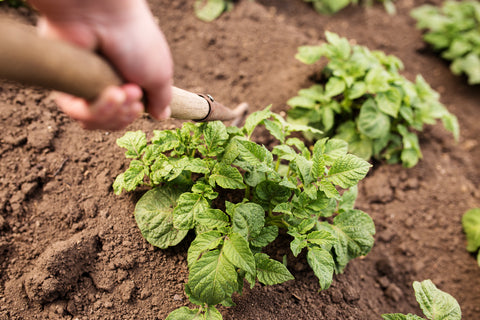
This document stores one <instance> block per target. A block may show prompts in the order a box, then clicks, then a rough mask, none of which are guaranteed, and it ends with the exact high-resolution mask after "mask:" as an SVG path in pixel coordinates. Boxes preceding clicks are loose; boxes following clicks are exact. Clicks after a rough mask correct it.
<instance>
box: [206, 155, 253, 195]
mask: <svg viewBox="0 0 480 320" xmlns="http://www.w3.org/2000/svg"><path fill="white" fill-rule="evenodd" d="M209 182H210V185H212V186H215V184H217V185H219V186H220V187H222V188H225V189H245V184H244V183H243V176H242V174H241V173H240V172H239V171H238V169H237V168H235V167H232V166H230V165H227V164H224V163H222V162H218V163H217V164H215V168H214V169H213V171H212V174H211V175H210V178H209Z"/></svg>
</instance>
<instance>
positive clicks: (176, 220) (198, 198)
mask: <svg viewBox="0 0 480 320" xmlns="http://www.w3.org/2000/svg"><path fill="white" fill-rule="evenodd" d="M208 208H209V205H208V202H207V200H206V199H205V198H204V197H203V196H202V195H201V194H197V193H183V194H182V195H181V196H180V197H179V198H178V200H177V206H176V207H175V209H174V210H173V225H174V226H175V228H177V229H180V230H190V229H192V228H193V227H194V226H195V217H196V216H197V215H198V214H200V213H201V212H205V211H206V210H207V209H208Z"/></svg>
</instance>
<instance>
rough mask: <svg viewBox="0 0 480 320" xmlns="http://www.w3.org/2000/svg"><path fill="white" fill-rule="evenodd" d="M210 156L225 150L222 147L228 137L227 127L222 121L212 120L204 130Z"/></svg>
mask: <svg viewBox="0 0 480 320" xmlns="http://www.w3.org/2000/svg"><path fill="white" fill-rule="evenodd" d="M203 134H204V138H205V144H206V148H207V150H208V153H207V154H206V155H207V156H209V157H214V156H217V155H218V154H220V153H222V152H223V148H220V146H222V145H223V144H224V143H225V142H226V141H227V139H228V133H227V128H226V127H225V125H224V124H223V123H222V122H221V121H210V122H208V123H207V125H206V127H205V130H204V132H203Z"/></svg>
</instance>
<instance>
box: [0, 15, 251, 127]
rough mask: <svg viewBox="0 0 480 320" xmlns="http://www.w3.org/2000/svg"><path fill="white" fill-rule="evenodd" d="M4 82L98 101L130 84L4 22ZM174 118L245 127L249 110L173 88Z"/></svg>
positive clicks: (89, 58)
mask: <svg viewBox="0 0 480 320" xmlns="http://www.w3.org/2000/svg"><path fill="white" fill-rule="evenodd" d="M0 78H3V79H8V80H13V81H17V82H19V83H22V84H26V85H34V86H40V87H43V88H46V89H53V90H57V91H62V92H65V93H69V94H72V95H74V96H78V97H81V98H85V99H87V100H90V101H93V100H94V99H95V98H96V97H98V96H99V94H100V92H101V91H102V90H103V89H104V88H106V87H107V86H109V85H120V84H122V83H124V81H123V80H122V78H121V77H120V76H119V75H118V73H117V72H116V71H115V70H114V69H113V67H112V66H111V65H110V64H109V63H108V62H107V61H106V60H105V59H104V58H103V57H101V56H100V55H97V54H95V53H94V52H91V51H89V50H85V49H83V48H79V47H76V46H73V45H71V44H68V43H66V42H62V41H58V40H53V39H47V38H42V37H40V36H38V35H37V34H36V32H35V30H34V28H32V27H29V26H26V25H22V24H20V23H18V22H13V21H9V20H6V19H3V20H1V21H0ZM170 108H171V111H172V112H171V117H172V118H176V119H183V120H195V121H212V120H221V121H229V120H232V125H237V124H238V123H240V122H241V121H242V119H243V118H244V116H245V115H246V113H247V109H248V105H247V104H246V103H242V104H240V105H238V106H237V107H236V108H234V109H229V108H227V107H225V106H223V105H222V104H220V103H218V102H217V101H215V100H214V99H213V98H212V96H210V95H208V94H195V93H192V92H189V91H186V90H183V89H180V88H177V87H172V101H171V102H170Z"/></svg>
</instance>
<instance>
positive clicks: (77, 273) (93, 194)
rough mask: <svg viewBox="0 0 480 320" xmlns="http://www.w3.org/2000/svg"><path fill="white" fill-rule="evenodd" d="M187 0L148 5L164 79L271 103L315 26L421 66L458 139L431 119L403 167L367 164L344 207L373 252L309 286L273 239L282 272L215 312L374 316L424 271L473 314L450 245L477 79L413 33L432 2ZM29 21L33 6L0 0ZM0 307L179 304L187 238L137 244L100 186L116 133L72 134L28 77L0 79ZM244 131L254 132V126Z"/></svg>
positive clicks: (88, 313)
mask: <svg viewBox="0 0 480 320" xmlns="http://www.w3.org/2000/svg"><path fill="white" fill-rule="evenodd" d="M193 2H194V1H193V0H191V1H183V0H171V1H166V0H161V1H153V0H152V1H150V4H151V8H152V11H153V12H154V14H155V15H156V16H157V17H158V19H159V24H160V26H161V28H162V29H163V31H164V33H165V34H166V37H167V39H168V41H169V43H170V46H171V50H172V53H173V57H174V61H175V78H174V80H175V85H177V86H179V87H181V88H184V89H187V90H190V91H194V92H208V93H211V94H213V95H214V96H215V98H216V99H217V100H218V101H221V102H222V103H224V104H226V105H231V106H235V105H236V104H237V103H239V102H241V101H247V102H248V103H249V104H250V106H251V111H254V110H259V109H263V108H264V107H265V106H267V105H269V104H272V105H273V110H274V111H276V112H283V111H285V110H287V106H286V101H287V100H288V99H289V98H290V97H292V96H294V95H295V94H296V92H297V91H298V90H299V89H301V88H303V87H305V86H307V85H308V84H309V77H310V76H311V75H313V74H315V72H317V71H318V70H319V68H320V65H313V66H305V65H302V64H301V63H300V62H298V61H296V60H295V59H294V55H295V52H296V48H297V47H298V46H300V45H306V44H320V43H321V42H322V41H324V30H330V31H333V32H336V33H339V34H340V35H342V36H345V37H348V38H349V39H352V41H355V42H356V43H359V44H362V45H365V46H367V47H369V48H370V49H378V50H383V51H385V52H386V53H388V54H394V55H396V56H398V57H399V58H400V59H401V60H402V61H403V62H404V64H405V70H404V71H403V74H404V75H405V76H406V77H407V78H409V79H411V80H413V79H414V78H415V76H416V75H417V74H422V75H423V76H424V78H425V79H426V80H427V82H429V83H430V84H431V86H432V87H433V88H434V89H435V90H437V91H438V92H440V94H441V101H442V102H443V103H444V104H445V105H446V106H447V108H448V109H449V110H450V111H451V112H452V113H454V114H455V115H457V117H458V118H459V122H460V127H461V139H460V141H459V142H458V143H456V142H455V141H454V139H453V138H452V136H451V135H450V134H449V133H448V132H446V131H445V130H444V129H443V127H442V126H441V124H437V125H433V126H429V127H426V129H425V130H424V131H423V132H422V133H421V134H420V139H421V147H422V150H423V159H422V161H421V162H420V163H419V164H418V165H417V166H416V167H414V168H412V169H405V168H403V167H401V166H399V165H387V164H384V163H375V164H374V167H373V169H372V170H371V172H370V173H369V175H368V176H367V178H365V179H364V180H363V181H362V182H361V184H360V193H359V199H358V202H357V207H358V208H359V209H361V210H363V211H365V212H368V213H369V214H370V215H371V216H372V217H373V219H374V221H375V224H376V229H377V234H376V236H375V238H376V242H375V246H374V248H373V250H372V251H371V253H370V254H368V255H367V256H366V257H364V258H361V259H356V260H354V261H352V262H351V263H350V264H349V265H348V266H347V268H346V270H345V272H344V273H343V274H340V275H336V276H335V278H334V282H333V284H332V286H331V288H330V289H328V290H325V291H321V292H319V284H318V281H317V280H316V278H315V277H314V275H313V272H312V271H311V270H310V269H309V268H308V266H307V263H306V260H305V257H300V259H293V257H292V256H291V254H289V253H288V251H289V250H288V243H289V242H288V241H289V238H288V236H282V237H280V238H279V239H277V242H276V243H275V245H273V246H271V247H269V248H268V251H269V253H270V254H271V255H272V256H273V257H275V258H277V259H281V258H282V256H283V255H287V257H288V262H289V264H288V266H289V269H290V270H291V272H292V273H293V275H294V276H295V278H296V279H295V280H292V281H289V282H287V283H284V284H281V285H276V286H270V287H264V286H261V285H258V284H257V285H256V286H255V287H254V288H253V289H245V290H244V292H243V295H241V296H240V295H236V296H234V301H235V303H236V304H237V305H236V306H235V307H231V308H223V307H222V308H220V310H221V313H222V314H223V317H224V319H245V320H246V319H329V320H335V319H338V320H340V319H342V320H347V319H352V320H353V319H354V320H363V319H380V318H381V314H382V313H392V312H402V313H409V312H410V313H417V314H421V311H420V310H419V308H418V306H417V304H416V302H415V299H414V295H413V289H412V282H413V281H414V280H418V281H421V280H424V279H431V280H432V281H433V282H434V283H435V284H436V285H437V286H438V287H439V288H440V289H441V290H444V291H446V292H448V293H450V294H451V295H453V296H454V297H455V298H456V299H457V300H458V302H459V303H460V305H461V307H462V311H463V319H466V320H473V319H478V314H479V313H480V303H479V302H480V289H479V288H480V268H479V266H478V264H477V262H476V260H475V257H474V256H473V255H471V254H469V253H468V252H467V251H466V250H465V246H466V239H465V235H464V234H463V232H462V227H461V217H462V214H463V213H464V212H465V211H466V210H468V209H469V208H472V207H480V191H479V189H478V186H479V184H480V162H479V161H478V159H479V158H480V146H479V142H478V137H479V135H480V126H478V119H480V106H479V101H480V90H479V88H478V86H468V85H467V82H466V79H465V78H463V77H457V76H454V75H452V74H451V72H450V70H449V67H448V63H446V62H445V61H443V60H441V59H440V58H439V57H438V56H436V55H435V54H434V53H432V52H431V51H430V50H429V49H428V47H427V46H426V45H425V44H424V43H423V41H422V38H421V32H420V31H418V30H416V29H415V21H414V20H413V19H412V18H410V16H409V11H410V10H411V9H412V8H413V7H415V6H418V5H421V4H424V3H435V4H440V3H441V1H440V0H436V1H412V0H404V1H397V2H396V7H397V11H398V12H397V14H396V15H394V16H389V15H387V14H386V13H385V11H384V9H383V7H382V6H381V5H380V4H377V5H374V6H373V7H371V8H364V7H361V6H359V7H349V8H347V9H345V10H343V11H342V12H340V13H338V14H336V15H335V16H332V17H327V16H321V15H318V14H317V13H316V12H315V11H314V10H313V9H312V7H311V6H310V5H309V4H308V3H305V2H304V1H302V0H261V1H256V2H253V1H248V0H242V1H238V2H236V3H235V7H234V9H233V10H232V11H230V12H228V13H226V14H224V15H222V16H221V18H220V19H218V20H216V21H214V22H211V23H205V22H202V21H199V20H198V19H197V18H196V17H195V15H194V13H193ZM0 11H1V12H2V13H5V14H8V15H9V16H13V17H16V19H18V20H21V21H24V22H26V23H29V24H33V23H34V22H35V20H36V17H35V14H34V13H32V12H30V11H28V10H25V9H21V10H17V9H11V8H8V7H7V6H5V5H3V4H2V5H1V6H0ZM0 122H1V128H2V135H1V137H0V270H1V273H0V319H165V317H166V316H167V315H168V314H169V313H170V312H171V311H172V310H174V309H176V308H178V307H180V306H184V305H189V304H188V301H187V299H186V296H185V294H184V292H183V285H184V283H185V282H186V280H187V276H188V273H187V266H186V250H187V248H188V242H187V241H184V242H182V243H181V244H180V245H179V246H177V247H175V248H171V249H168V250H160V249H158V248H154V247H152V246H151V245H149V244H148V243H147V242H146V241H145V240H144V239H143V238H142V237H141V235H140V232H139V230H138V228H137V227H136V223H135V220H134V218H133V208H134V204H135V200H136V199H137V198H138V194H134V193H133V194H123V195H121V196H115V195H114V194H113V192H112V188H111V185H112V182H113V180H114V178H115V177H116V175H118V174H119V173H120V172H122V170H124V169H125V167H126V165H127V163H128V162H127V160H126V159H125V158H124V156H123V151H122V149H120V148H119V147H117V146H116V144H115V140H116V139H117V138H118V137H120V136H122V135H123V133H124V131H125V130H124V131H121V132H105V131H84V130H82V129H81V128H80V127H79V125H78V124H77V123H75V122H73V121H72V120H70V119H69V118H68V117H66V116H65V115H64V114H62V113H61V112H60V111H59V110H58V109H57V107H56V106H55V103H54V102H53V101H52V99H51V97H50V92H49V91H46V90H42V89H37V88H31V87H23V86H20V85H18V84H12V83H7V82H3V83H1V86H0ZM180 123H181V122H180V121H178V120H168V121H162V122H157V121H154V120H152V119H150V118H148V117H147V116H144V117H142V118H141V119H138V120H137V121H135V122H134V123H133V124H132V125H130V126H129V127H128V128H127V129H126V130H143V131H145V132H147V133H148V134H151V132H152V130H154V129H166V128H174V127H178V126H179V125H180ZM256 139H257V141H258V142H261V143H266V142H268V138H266V137H264V136H263V135H260V134H259V135H257V137H256Z"/></svg>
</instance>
